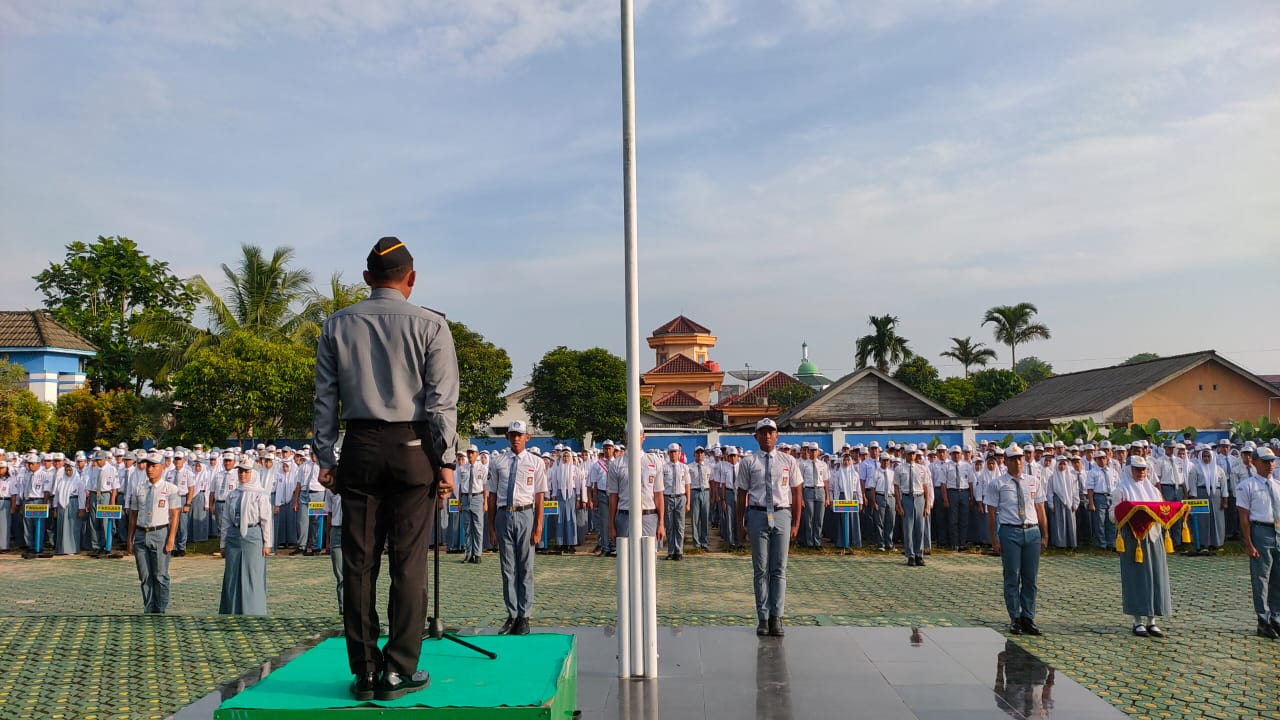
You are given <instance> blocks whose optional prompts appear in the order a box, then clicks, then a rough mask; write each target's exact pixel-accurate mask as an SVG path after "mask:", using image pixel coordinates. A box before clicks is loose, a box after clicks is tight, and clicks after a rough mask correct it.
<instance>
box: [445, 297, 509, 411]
mask: <svg viewBox="0 0 1280 720" xmlns="http://www.w3.org/2000/svg"><path fill="white" fill-rule="evenodd" d="M449 332H450V333H451V334H452V335H453V344H454V347H455V348H456V350H457V353H458V372H459V374H460V382H459V387H458V432H459V433H464V434H471V435H475V434H477V433H479V432H480V431H481V429H482V428H483V427H484V426H485V424H486V423H487V422H488V421H489V418H491V417H493V416H494V415H497V414H498V413H500V412H502V410H503V408H504V407H505V400H504V399H503V391H505V390H506V388H507V383H508V382H510V381H511V358H510V357H509V356H508V355H507V351H506V350H503V349H502V348H500V347H498V346H497V345H494V344H493V343H491V342H489V341H488V340H485V339H484V336H483V335H481V334H480V333H478V332H475V331H474V330H472V329H470V328H468V327H467V326H466V325H463V324H462V323H460V322H453V321H452V320H450V321H449Z"/></svg>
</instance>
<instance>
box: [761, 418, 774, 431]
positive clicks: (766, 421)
mask: <svg viewBox="0 0 1280 720" xmlns="http://www.w3.org/2000/svg"><path fill="white" fill-rule="evenodd" d="M766 428H768V429H771V430H777V429H778V423H776V422H774V421H773V419H772V418H760V420H759V421H758V422H757V423H756V432H760V431H761V430H764V429H766Z"/></svg>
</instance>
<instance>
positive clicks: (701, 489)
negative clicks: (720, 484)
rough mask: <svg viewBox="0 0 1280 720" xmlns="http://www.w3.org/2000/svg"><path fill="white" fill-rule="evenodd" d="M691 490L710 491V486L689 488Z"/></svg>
mask: <svg viewBox="0 0 1280 720" xmlns="http://www.w3.org/2000/svg"><path fill="white" fill-rule="evenodd" d="M689 490H691V491H693V492H710V491H711V488H689Z"/></svg>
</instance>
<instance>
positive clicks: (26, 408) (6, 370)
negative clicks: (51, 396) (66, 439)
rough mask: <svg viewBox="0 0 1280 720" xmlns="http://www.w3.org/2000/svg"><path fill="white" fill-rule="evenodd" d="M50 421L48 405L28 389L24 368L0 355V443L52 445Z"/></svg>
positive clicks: (13, 446) (23, 446) (19, 446)
mask: <svg viewBox="0 0 1280 720" xmlns="http://www.w3.org/2000/svg"><path fill="white" fill-rule="evenodd" d="M52 422H53V418H52V413H51V411H50V407H49V406H48V405H46V404H45V403H43V402H40V398H38V397H36V396H35V393H33V392H31V391H30V390H28V389H27V371H26V369H25V368H23V367H22V366H21V365H18V364H17V363H12V362H9V360H8V359H7V358H0V447H6V448H11V449H14V450H18V451H23V450H26V449H28V448H40V449H44V448H48V447H51V446H50V442H51V441H52V439H53V427H52Z"/></svg>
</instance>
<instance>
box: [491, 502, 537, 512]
mask: <svg viewBox="0 0 1280 720" xmlns="http://www.w3.org/2000/svg"><path fill="white" fill-rule="evenodd" d="M498 509H499V510H506V511H507V512H520V511H522V510H532V509H533V503H529V504H528V505H507V506H505V507H500V508H498Z"/></svg>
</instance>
